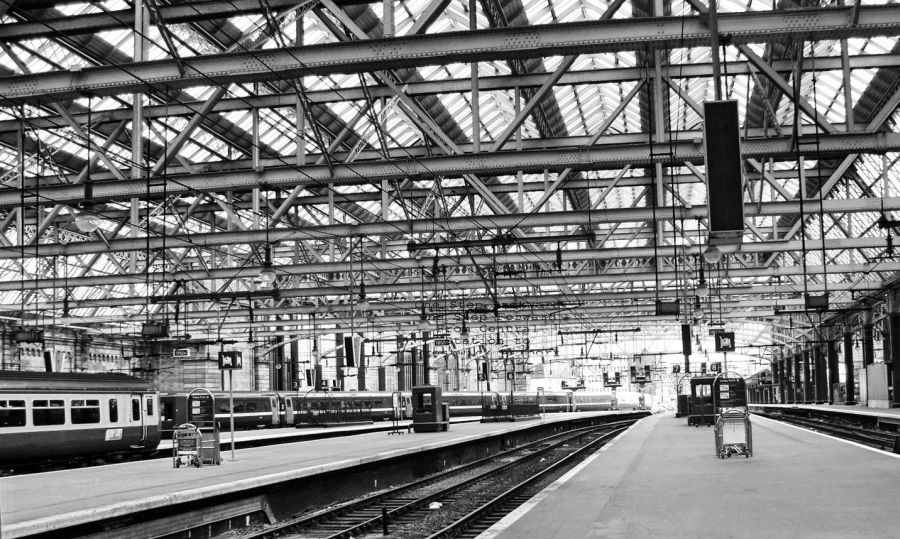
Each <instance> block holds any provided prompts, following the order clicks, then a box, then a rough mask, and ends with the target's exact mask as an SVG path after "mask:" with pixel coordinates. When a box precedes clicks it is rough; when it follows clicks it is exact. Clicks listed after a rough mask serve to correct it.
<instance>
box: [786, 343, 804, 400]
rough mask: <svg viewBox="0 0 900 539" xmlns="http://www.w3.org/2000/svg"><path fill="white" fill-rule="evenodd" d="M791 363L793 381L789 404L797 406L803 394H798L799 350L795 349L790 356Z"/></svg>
mask: <svg viewBox="0 0 900 539" xmlns="http://www.w3.org/2000/svg"><path fill="white" fill-rule="evenodd" d="M791 363H792V366H793V367H794V368H793V373H794V375H793V379H792V380H791V394H790V400H789V403H790V404H797V403H800V402H803V401H802V398H803V393H801V392H800V350H799V349H797V350H795V351H794V353H793V354H792V355H791Z"/></svg>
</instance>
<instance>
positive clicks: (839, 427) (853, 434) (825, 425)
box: [755, 412, 900, 453]
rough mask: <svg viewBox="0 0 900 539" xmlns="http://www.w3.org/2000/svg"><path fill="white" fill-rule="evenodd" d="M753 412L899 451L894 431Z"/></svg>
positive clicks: (837, 436) (883, 448) (885, 449)
mask: <svg viewBox="0 0 900 539" xmlns="http://www.w3.org/2000/svg"><path fill="white" fill-rule="evenodd" d="M755 413H757V414H759V415H762V416H763V417H767V418H769V419H774V420H776V421H783V422H785V423H789V424H791V425H797V426H799V427H803V428H807V429H810V430H814V431H816V432H821V433H823V434H828V435H830V436H834V437H836V438H841V439H844V440H850V441H853V442H858V443H861V444H865V445H868V446H870V447H875V448H877V449H882V450H884V451H891V452H894V453H900V440H898V438H900V435H898V434H897V433H896V432H888V431H877V430H873V429H867V428H863V427H857V426H853V425H846V424H842V423H837V422H835V421H828V420H825V419H819V418H816V419H813V418H808V417H799V416H794V415H789V414H780V413H779V414H772V413H765V414H762V413H759V412H755Z"/></svg>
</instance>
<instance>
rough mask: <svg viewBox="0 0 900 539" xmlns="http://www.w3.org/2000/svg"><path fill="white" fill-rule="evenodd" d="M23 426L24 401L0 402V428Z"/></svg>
mask: <svg viewBox="0 0 900 539" xmlns="http://www.w3.org/2000/svg"><path fill="white" fill-rule="evenodd" d="M24 426H25V401H9V400H7V401H0V428H3V427H24Z"/></svg>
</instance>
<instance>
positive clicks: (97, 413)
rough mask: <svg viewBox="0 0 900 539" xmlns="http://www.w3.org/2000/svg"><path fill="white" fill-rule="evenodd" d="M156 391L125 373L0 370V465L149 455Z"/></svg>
mask: <svg viewBox="0 0 900 539" xmlns="http://www.w3.org/2000/svg"><path fill="white" fill-rule="evenodd" d="M160 438H161V430H160V414H159V393H158V392H157V391H156V390H155V389H153V388H152V387H151V386H150V384H148V383H147V382H146V381H144V380H141V379H139V378H135V377H132V376H128V375H126V374H118V373H104V374H85V373H45V372H23V371H0V465H2V466H9V465H20V464H30V463H38V462H45V461H54V460H60V459H68V460H71V459H83V460H88V461H89V460H90V459H104V460H110V459H118V458H127V457H132V456H141V455H142V454H150V453H152V452H153V451H154V450H155V449H156V448H157V446H158V445H159V442H160Z"/></svg>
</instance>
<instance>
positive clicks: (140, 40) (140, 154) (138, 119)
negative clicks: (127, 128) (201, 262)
mask: <svg viewBox="0 0 900 539" xmlns="http://www.w3.org/2000/svg"><path fill="white" fill-rule="evenodd" d="M149 32H150V13H149V12H148V11H147V8H146V6H144V2H143V0H135V2H134V61H135V62H146V61H147V53H148V49H149V48H150V43H149V40H148V39H147V35H148V34H149ZM145 99H146V98H145V97H144V94H142V93H135V94H134V96H133V99H132V107H133V110H132V116H131V179H132V180H139V179H141V178H143V177H144V170H143V168H141V167H142V164H143V162H144V136H143V135H144V130H143V125H144V100H145ZM130 224H131V237H132V238H133V239H137V238H138V237H140V232H139V231H140V224H141V215H140V200H139V199H138V198H137V197H132V198H131V216H130ZM149 225H150V217H149V213H148V216H147V226H148V229H149ZM137 255H138V253H137V251H133V252H131V253H129V254H128V269H129V271H130V272H131V273H137V271H138V267H137ZM129 292H130V293H131V294H132V295H134V294H136V293H137V290H136V288H135V285H134V284H131V285H129Z"/></svg>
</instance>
